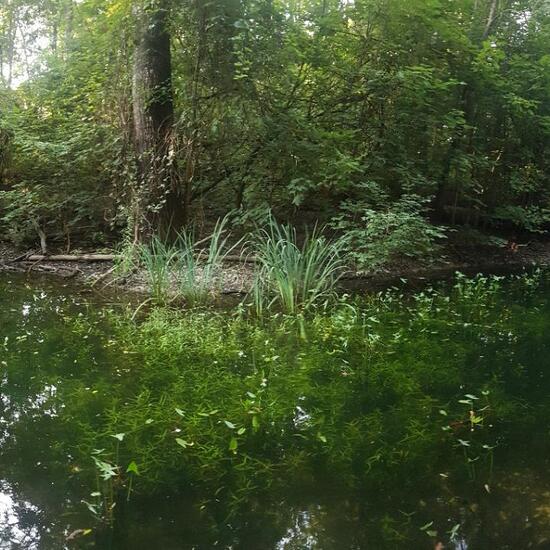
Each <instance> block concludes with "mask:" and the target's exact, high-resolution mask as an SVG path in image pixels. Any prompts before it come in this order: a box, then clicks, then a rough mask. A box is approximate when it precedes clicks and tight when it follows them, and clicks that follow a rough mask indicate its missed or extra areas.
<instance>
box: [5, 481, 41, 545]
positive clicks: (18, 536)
mask: <svg viewBox="0 0 550 550" xmlns="http://www.w3.org/2000/svg"><path fill="white" fill-rule="evenodd" d="M38 514H39V510H38V508H37V507H36V506H34V505H33V504H31V503H30V502H27V501H18V500H17V499H16V498H15V497H14V496H13V491H12V490H10V488H9V486H8V484H7V483H6V482H5V481H1V480H0V526H1V528H0V548H2V549H6V550H13V549H14V548H25V549H28V550H33V549H34V548H38V546H37V545H38V542H39V538H40V537H39V531H38V529H37V527H36V517H37V516H38Z"/></svg>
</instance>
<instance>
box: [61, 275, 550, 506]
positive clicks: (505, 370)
mask: <svg viewBox="0 0 550 550" xmlns="http://www.w3.org/2000/svg"><path fill="white" fill-rule="evenodd" d="M545 280H546V276H543V275H542V274H540V273H535V274H532V275H524V276H521V277H518V278H512V279H507V280H505V281H503V280H502V279H500V278H497V277H492V278H485V277H477V278H475V279H473V280H467V279H465V278H463V277H460V276H459V277H458V279H457V280H456V282H455V283H454V285H453V287H452V288H451V289H450V290H449V289H441V290H437V289H434V288H427V289H425V290H424V291H422V292H420V293H417V294H415V295H409V294H403V293H402V292H401V291H399V290H397V289H393V290H390V291H387V292H383V293H380V294H377V295H372V296H367V297H353V298H352V297H349V296H342V297H340V299H339V300H338V302H337V304H336V305H334V306H333V307H330V308H326V309H323V308H321V309H318V310H316V311H313V312H311V314H309V315H307V316H290V315H283V314H279V315H275V316H273V317H272V318H271V319H270V320H264V321H263V322H261V321H259V320H257V318H255V317H254V318H251V317H249V316H248V315H246V314H245V313H243V310H239V311H236V312H234V313H229V312H225V311H219V310H218V311H216V310H207V309H194V310H189V311H186V312H182V311H181V310H177V311H176V310H171V309H169V308H166V307H165V308H157V309H154V310H152V311H151V312H150V313H149V314H148V315H147V316H146V317H145V318H142V319H140V320H130V319H129V318H128V317H126V316H123V315H113V316H112V317H111V319H110V323H111V326H112V329H111V330H112V331H113V335H112V339H111V340H110V341H109V342H108V345H106V348H107V350H110V351H108V353H109V354H110V355H112V364H114V365H116V367H113V369H114V376H113V372H110V374H109V375H107V374H106V373H102V374H100V375H99V378H98V380H96V381H95V382H94V383H92V384H91V387H90V386H88V387H87V388H86V387H84V384H85V382H82V386H81V387H75V386H74V385H73V386H72V392H73V394H72V399H67V400H66V402H67V403H69V402H70V403H72V405H71V406H72V407H73V411H72V413H73V414H74V416H76V417H78V418H79V419H80V428H79V429H80V431H81V434H80V435H79V440H80V442H81V443H80V446H79V452H80V453H81V460H83V461H86V460H88V462H90V461H91V460H94V462H95V465H96V467H97V468H96V469H97V472H98V474H99V478H98V480H99V485H98V487H99V491H98V492H97V495H99V494H102V495H104V493H105V491H106V490H107V489H106V486H108V487H109V490H112V485H113V484H114V485H115V488H119V489H121V490H122V488H123V490H124V492H125V494H126V492H127V493H128V497H130V496H131V493H132V491H137V492H139V493H145V494H149V493H151V492H155V491H166V490H167V489H168V488H169V489H171V490H184V489H189V488H192V487H195V488H201V489H205V488H206V489H208V490H209V494H210V495H211V499H212V500H216V499H217V498H221V497H222V495H224V496H226V497H229V498H230V499H233V500H234V501H235V502H236V503H238V502H241V501H242V500H246V499H247V496H248V495H249V494H250V493H251V492H253V491H256V490H260V489H266V488H268V487H276V486H285V485H287V484H289V483H293V484H297V485H300V484H302V483H304V484H311V483H315V482H316V481H319V480H323V481H324V482H334V483H337V484H338V485H339V486H341V487H351V488H354V489H357V490H360V489H368V488H372V487H378V488H382V487H386V488H387V487H390V486H392V485H394V484H398V485H399V484H403V483H405V485H406V480H407V479H414V480H415V483H419V482H420V483H437V482H438V480H439V479H440V478H439V473H440V472H443V471H445V472H447V473H448V475H450V476H451V477H452V478H453V479H455V480H463V481H470V482H479V483H481V484H487V483H490V480H491V476H492V470H493V467H494V463H495V461H498V460H499V457H501V456H506V454H507V453H508V452H509V450H510V449H511V448H513V446H514V445H516V444H518V442H521V441H522V438H524V437H525V434H526V433H535V432H536V430H538V429H543V427H544V418H547V415H548V413H549V412H550V411H549V410H548V408H549V407H548V404H547V403H546V400H545V399H544V395H545V393H544V392H545V391H546V390H547V389H548V388H547V387H546V388H545V386H544V380H542V382H541V379H540V365H539V364H537V362H535V361H534V360H533V357H534V356H533V346H535V347H537V346H538V348H539V349H538V352H540V349H545V348H549V347H550V343H548V342H547V338H546V335H547V334H548V329H550V306H549V304H547V303H546V302H544V301H540V300H541V299H540V294H538V293H537V289H539V287H540V285H542V284H545V283H544V281H545ZM537 300H539V301H538V302H537ZM541 311H546V312H547V313H548V314H547V315H541ZM76 330H77V332H78V331H87V333H89V332H90V330H91V329H90V327H86V323H85V322H81V324H80V325H79V327H76ZM549 351H550V350H549ZM109 376H111V377H112V378H110V379H109V378H108V377H109ZM92 456H93V459H92V458H91V457H92ZM109 468H111V469H110V470H109ZM445 475H447V474H445ZM130 482H131V483H132V485H131V487H130ZM98 498H99V499H101V498H103V497H100V496H98ZM94 506H96V505H94ZM97 506H99V503H98V504H97Z"/></svg>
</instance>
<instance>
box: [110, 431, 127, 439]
mask: <svg viewBox="0 0 550 550" xmlns="http://www.w3.org/2000/svg"><path fill="white" fill-rule="evenodd" d="M125 435H126V434H124V433H119V434H111V437H114V438H115V439H118V440H119V441H122V440H123V439H124V436H125Z"/></svg>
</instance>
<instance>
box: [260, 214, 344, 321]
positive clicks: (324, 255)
mask: <svg viewBox="0 0 550 550" xmlns="http://www.w3.org/2000/svg"><path fill="white" fill-rule="evenodd" d="M253 247H254V251H255V255H256V260H257V263H258V268H257V272H256V275H255V278H254V284H253V289H252V293H251V294H252V298H253V305H254V308H255V310H256V313H257V314H258V315H261V314H262V313H263V311H265V310H266V309H270V308H272V307H276V308H279V309H280V310H282V311H283V312H285V313H288V314H295V313H298V312H303V311H307V310H308V309H310V308H311V307H312V306H313V305H314V304H319V303H320V302H322V301H324V300H327V299H330V298H334V296H335V286H336V283H337V282H338V280H339V278H340V277H341V275H342V274H343V271H344V262H343V259H342V258H341V255H340V252H341V249H342V243H341V242H340V241H329V240H327V238H326V237H324V236H323V235H322V234H321V232H320V231H319V230H318V229H317V228H314V230H313V231H312V232H311V233H308V234H306V235H305V237H304V239H303V242H302V243H301V244H300V243H299V240H298V235H297V232H296V228H295V227H293V226H290V225H284V224H279V223H278V222H277V221H276V220H274V219H272V220H271V221H270V223H269V226H268V228H267V229H261V230H260V231H258V232H257V234H256V236H255V242H254V243H253Z"/></svg>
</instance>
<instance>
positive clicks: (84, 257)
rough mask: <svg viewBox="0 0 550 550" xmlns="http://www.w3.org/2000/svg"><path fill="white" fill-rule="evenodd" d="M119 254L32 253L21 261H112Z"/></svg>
mask: <svg viewBox="0 0 550 550" xmlns="http://www.w3.org/2000/svg"><path fill="white" fill-rule="evenodd" d="M118 257H119V256H117V255H116V254H81V255H76V254H52V255H51V256H47V255H44V254H31V255H30V256H24V257H23V258H22V259H21V260H20V261H25V262H112V261H114V260H116V259H117V258H118Z"/></svg>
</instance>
